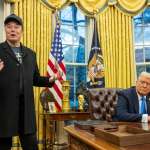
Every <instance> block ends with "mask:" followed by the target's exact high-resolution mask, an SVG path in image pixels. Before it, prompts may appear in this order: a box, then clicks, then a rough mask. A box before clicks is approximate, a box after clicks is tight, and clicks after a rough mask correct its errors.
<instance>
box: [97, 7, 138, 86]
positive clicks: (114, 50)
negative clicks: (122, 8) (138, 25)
mask: <svg viewBox="0 0 150 150" xmlns="http://www.w3.org/2000/svg"><path fill="white" fill-rule="evenodd" d="M97 22H98V27H99V33H100V39H101V46H102V51H103V57H104V65H105V80H106V87H120V88H126V87H129V86H131V85H133V83H134V76H135V65H134V56H133V46H132V45H133V39H132V18H131V16H127V15H124V14H122V13H120V12H119V11H118V10H117V9H115V7H113V6H112V7H109V8H108V9H107V11H105V12H104V13H101V14H99V15H98V17H97Z"/></svg>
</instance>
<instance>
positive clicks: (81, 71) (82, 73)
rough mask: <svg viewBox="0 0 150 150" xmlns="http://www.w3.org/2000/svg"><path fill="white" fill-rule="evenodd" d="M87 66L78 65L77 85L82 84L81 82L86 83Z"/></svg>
mask: <svg viewBox="0 0 150 150" xmlns="http://www.w3.org/2000/svg"><path fill="white" fill-rule="evenodd" d="M86 72H87V68H86V66H78V67H76V85H77V86H78V85H80V84H81V83H86Z"/></svg>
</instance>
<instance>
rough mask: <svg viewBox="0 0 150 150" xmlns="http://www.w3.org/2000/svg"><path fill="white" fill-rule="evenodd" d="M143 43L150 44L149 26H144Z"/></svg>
mask: <svg viewBox="0 0 150 150" xmlns="http://www.w3.org/2000/svg"><path fill="white" fill-rule="evenodd" d="M144 44H145V45H150V26H149V27H145V28H144Z"/></svg>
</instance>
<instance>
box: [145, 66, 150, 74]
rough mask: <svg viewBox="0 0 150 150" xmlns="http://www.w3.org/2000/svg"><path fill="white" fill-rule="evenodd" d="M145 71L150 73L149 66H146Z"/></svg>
mask: <svg viewBox="0 0 150 150" xmlns="http://www.w3.org/2000/svg"><path fill="white" fill-rule="evenodd" d="M146 71H147V72H149V73H150V65H147V66H146Z"/></svg>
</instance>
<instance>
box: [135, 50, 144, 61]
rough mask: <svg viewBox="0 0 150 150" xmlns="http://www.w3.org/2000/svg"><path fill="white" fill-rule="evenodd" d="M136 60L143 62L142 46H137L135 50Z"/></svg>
mask: <svg viewBox="0 0 150 150" xmlns="http://www.w3.org/2000/svg"><path fill="white" fill-rule="evenodd" d="M135 57H136V62H144V54H143V49H142V48H137V49H136V51H135Z"/></svg>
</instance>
